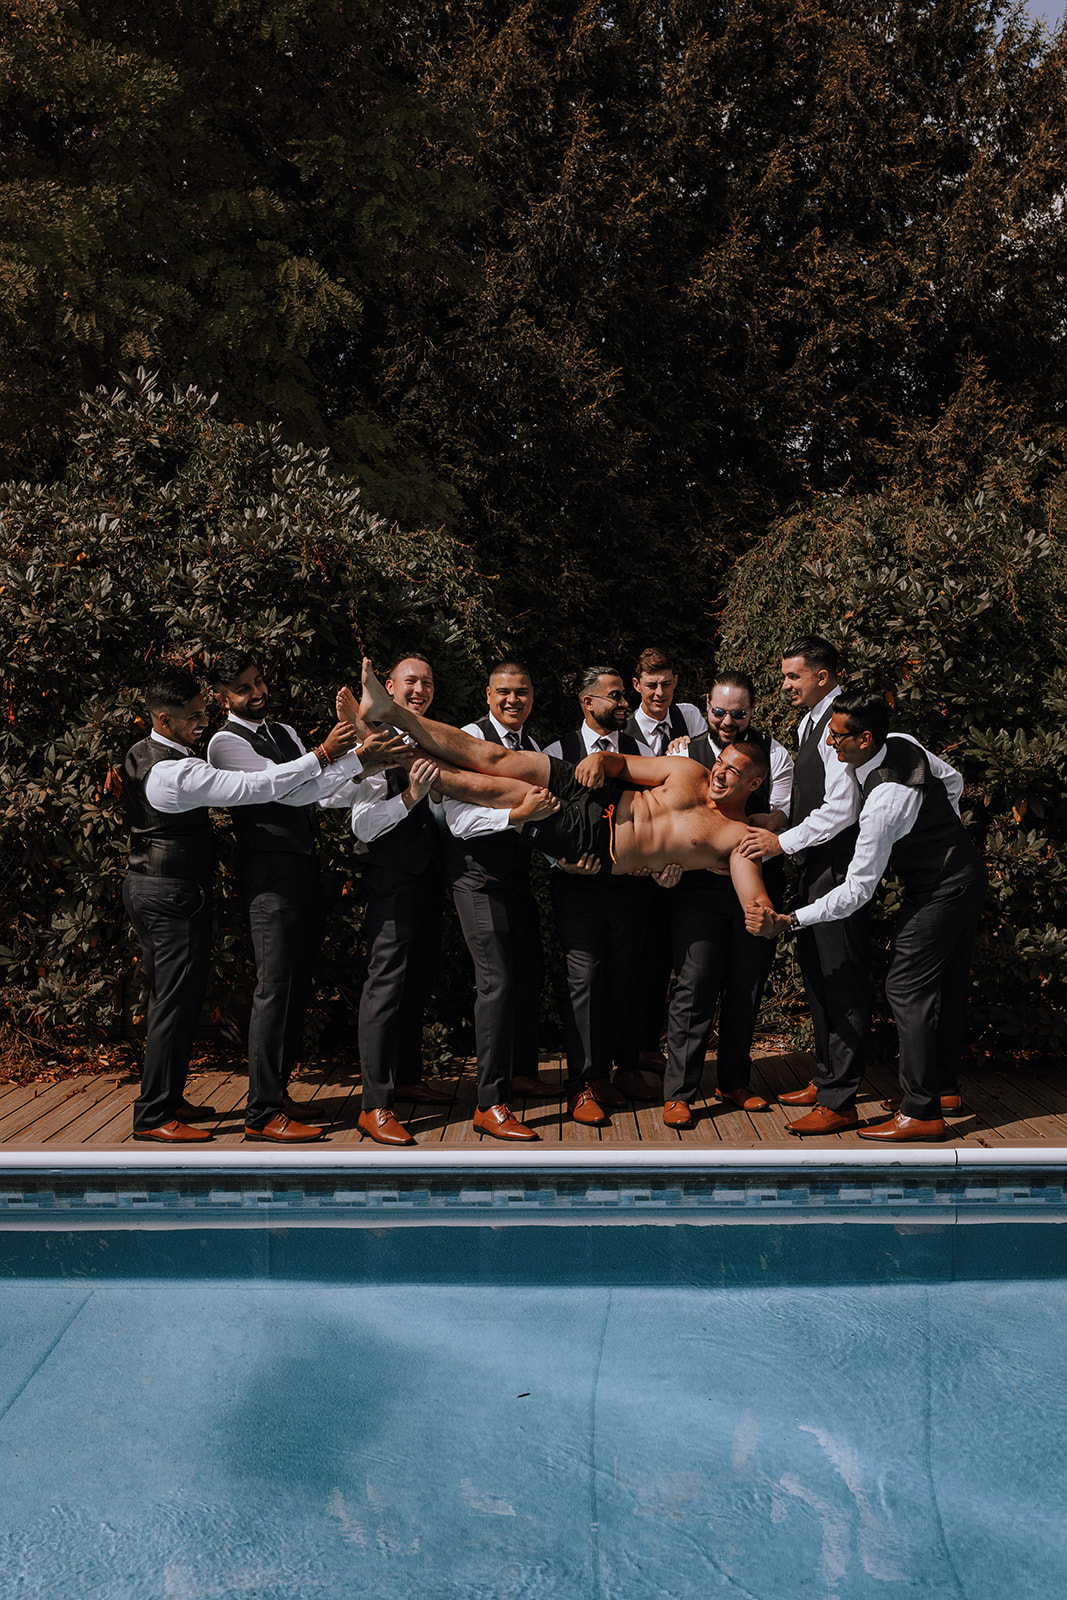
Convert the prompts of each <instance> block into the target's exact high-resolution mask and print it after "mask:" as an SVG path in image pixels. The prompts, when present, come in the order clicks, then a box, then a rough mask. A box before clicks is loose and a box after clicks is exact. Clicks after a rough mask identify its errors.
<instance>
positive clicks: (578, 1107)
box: [567, 1089, 626, 1128]
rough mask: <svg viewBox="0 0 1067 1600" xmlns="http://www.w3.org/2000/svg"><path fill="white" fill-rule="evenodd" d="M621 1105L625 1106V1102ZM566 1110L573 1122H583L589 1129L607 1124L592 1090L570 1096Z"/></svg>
mask: <svg viewBox="0 0 1067 1600" xmlns="http://www.w3.org/2000/svg"><path fill="white" fill-rule="evenodd" d="M622 1104H623V1105H625V1104H626V1102H625V1100H624V1101H623V1102H622ZM567 1109H568V1111H569V1112H570V1114H571V1116H572V1117H573V1118H574V1120H575V1122H584V1123H585V1125H586V1126H587V1127H589V1128H603V1127H604V1126H605V1125H606V1124H607V1122H608V1118H607V1117H606V1116H605V1115H604V1110H603V1107H602V1106H601V1105H600V1102H599V1101H598V1100H597V1097H596V1095H595V1094H594V1093H593V1091H592V1089H583V1090H582V1092H581V1093H580V1094H572V1095H571V1097H570V1099H569V1100H568V1101H567Z"/></svg>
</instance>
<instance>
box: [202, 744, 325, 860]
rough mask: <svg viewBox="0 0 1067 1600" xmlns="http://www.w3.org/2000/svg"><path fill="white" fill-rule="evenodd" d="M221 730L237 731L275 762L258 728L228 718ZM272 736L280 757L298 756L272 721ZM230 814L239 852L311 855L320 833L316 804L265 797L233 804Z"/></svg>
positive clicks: (261, 753)
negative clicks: (251, 802)
mask: <svg viewBox="0 0 1067 1600" xmlns="http://www.w3.org/2000/svg"><path fill="white" fill-rule="evenodd" d="M220 731H222V732H223V733H236V734H239V735H240V737H241V738H242V739H247V741H248V743H249V744H250V745H251V746H252V749H253V750H254V751H255V752H256V754H257V755H261V756H262V757H263V758H264V760H266V761H270V762H272V763H273V764H274V765H275V766H277V765H278V757H277V756H276V755H275V754H274V751H273V750H272V749H271V747H270V745H269V744H268V742H267V740H266V739H265V738H264V736H263V734H262V733H261V732H260V731H259V730H258V729H257V730H256V731H255V732H254V733H253V731H252V729H251V728H242V727H241V726H240V725H239V724H238V723H236V722H227V723H226V725H225V727H224V728H223V729H222V730H220ZM271 736H272V738H273V740H274V743H275V745H276V746H277V747H278V750H279V751H280V753H281V758H282V760H283V761H296V760H298V759H299V756H300V747H299V745H298V744H297V743H296V741H295V740H294V739H293V738H292V737H291V735H289V734H288V733H286V731H285V729H284V728H282V727H280V726H279V725H278V724H277V723H274V724H273V726H272V727H271ZM230 815H231V817H232V820H233V831H234V833H235V834H236V836H237V846H238V849H239V850H241V851H242V852H247V853H248V854H250V855H259V854H262V853H264V852H266V851H269V850H280V851H283V852H284V853H285V854H287V855H295V856H310V855H313V854H314V852H315V848H316V846H317V844H318V837H319V813H318V807H317V806H283V805H281V804H279V802H278V801H277V800H268V801H267V802H266V803H265V804H264V805H261V806H235V807H234V808H233V811H232V812H231V813H230Z"/></svg>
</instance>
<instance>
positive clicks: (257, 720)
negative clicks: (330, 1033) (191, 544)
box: [207, 649, 368, 1144]
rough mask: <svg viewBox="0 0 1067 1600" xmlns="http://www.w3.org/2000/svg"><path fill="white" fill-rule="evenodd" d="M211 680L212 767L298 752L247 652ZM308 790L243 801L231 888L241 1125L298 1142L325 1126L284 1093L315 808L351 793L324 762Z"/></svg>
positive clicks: (313, 857)
mask: <svg viewBox="0 0 1067 1600" xmlns="http://www.w3.org/2000/svg"><path fill="white" fill-rule="evenodd" d="M211 687H212V688H213V689H214V691H215V694H216V697H217V699H218V702H219V704H220V705H221V706H222V709H223V710H224V711H225V712H226V713H227V717H226V722H225V723H224V724H223V726H222V728H220V729H219V731H218V732H217V733H216V734H214V736H213V737H212V739H211V741H210V743H209V744H208V747H207V758H208V760H209V762H210V763H211V765H212V766H213V767H218V768H220V769H221V770H222V771H225V772H265V771H267V770H269V769H270V767H272V766H276V765H279V764H281V763H283V762H286V761H293V760H295V759H296V758H297V757H298V756H302V755H303V754H304V753H305V751H304V745H303V743H302V741H301V739H300V737H299V735H298V734H297V733H296V730H295V729H294V728H291V727H289V725H288V724H287V723H285V722H276V721H275V722H268V721H267V693H268V686H267V682H266V679H265V678H264V676H263V673H262V672H261V670H260V667H259V664H258V662H257V660H256V658H255V657H254V656H253V655H251V654H250V653H249V651H247V650H242V649H231V650H225V651H223V652H222V654H220V655H219V656H218V657H217V658H216V660H215V662H214V664H213V666H212V670H211ZM367 765H368V763H367V762H366V761H364V767H366V766H367ZM316 788H317V793H316V794H315V796H314V797H313V798H312V800H311V803H310V804H306V805H301V806H293V805H286V804H279V803H277V802H273V803H269V804H266V805H260V806H246V807H243V808H242V809H241V810H240V811H236V812H235V813H234V817H233V828H234V833H235V835H236V838H237V885H238V890H239V892H240V895H241V900H242V903H243V905H244V908H245V911H246V912H247V914H248V927H249V932H250V934H251V936H252V950H253V953H254V955H255V962H256V988H255V993H254V994H253V996H252V1015H251V1017H250V1019H249V1023H248V1107H247V1110H246V1112H245V1126H246V1129H247V1137H248V1138H255V1139H259V1140H262V1141H269V1142H272V1143H276V1144H293V1143H302V1142H303V1143H306V1142H308V1141H310V1140H312V1139H316V1138H318V1137H320V1136H321V1134H322V1133H323V1131H324V1130H323V1129H322V1128H317V1127H312V1126H309V1125H308V1124H307V1121H306V1118H307V1109H306V1107H303V1106H301V1105H300V1104H299V1102H298V1101H295V1100H291V1099H290V1097H289V1092H288V1085H289V1078H290V1075H291V1073H292V1070H293V1068H294V1066H295V1065H296V1062H297V1058H298V1056H299V1054H300V1043H301V1038H302V1035H303V1028H304V1017H305V1014H306V1012H307V1008H308V1002H309V1000H310V999H311V986H312V980H313V976H314V971H315V963H316V961H317V960H318V954H319V949H320V947H321V944H322V927H323V902H322V889H321V886H320V881H319V854H318V834H319V815H318V812H319V807H320V806H331V805H333V806H339V807H340V806H343V807H345V809H346V810H347V809H348V808H349V807H350V806H351V804H352V801H353V799H354V797H355V796H354V793H353V789H352V785H351V783H350V782H348V781H347V779H346V778H345V777H344V775H343V774H342V775H338V774H337V772H336V771H335V770H334V769H332V768H331V769H327V771H326V772H324V773H323V774H322V776H321V777H320V778H319V780H318V782H317V785H316Z"/></svg>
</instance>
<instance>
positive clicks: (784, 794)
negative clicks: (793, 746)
mask: <svg viewBox="0 0 1067 1600" xmlns="http://www.w3.org/2000/svg"><path fill="white" fill-rule="evenodd" d="M792 792H793V757H792V756H791V755H790V754H789V751H788V750H787V749H786V748H785V746H784V745H781V744H779V743H778V740H777V739H772V740H771V810H772V811H782V812H784V813H785V815H786V816H788V815H789V797H790V795H791V794H792Z"/></svg>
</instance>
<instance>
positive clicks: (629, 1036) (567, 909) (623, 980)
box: [545, 667, 663, 1127]
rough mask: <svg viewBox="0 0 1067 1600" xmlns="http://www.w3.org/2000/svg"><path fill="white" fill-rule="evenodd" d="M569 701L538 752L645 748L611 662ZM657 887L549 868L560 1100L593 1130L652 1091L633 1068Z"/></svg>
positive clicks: (637, 751)
mask: <svg viewBox="0 0 1067 1600" xmlns="http://www.w3.org/2000/svg"><path fill="white" fill-rule="evenodd" d="M578 700H579V704H580V705H581V708H582V718H583V720H582V725H581V727H579V728H576V729H574V730H572V731H571V732H570V733H567V734H564V736H563V738H562V739H559V740H557V741H556V743H555V744H550V745H549V746H548V748H547V750H546V752H545V753H546V755H549V756H557V757H560V758H562V760H564V761H571V762H573V763H575V765H577V763H578V762H580V761H584V760H585V757H586V756H587V755H590V754H592V753H593V752H594V751H596V750H612V751H615V752H617V753H618V754H620V755H633V756H635V755H647V754H648V750H647V749H646V748H645V747H644V746H643V745H642V744H639V743H638V741H637V740H636V739H635V738H634V737H633V735H632V734H628V733H626V731H625V728H626V722H627V719H628V717H629V707H628V705H627V699H626V688H625V685H624V683H623V680H622V678H621V676H620V675H619V673H618V672H616V671H615V669H614V668H613V667H589V668H587V670H586V671H585V672H584V673H583V674H582V677H581V680H580V683H579V689H578ZM662 892H663V891H662V890H659V889H657V888H655V887H654V886H653V885H652V884H650V883H649V882H648V880H647V879H646V878H637V877H614V876H611V875H609V874H606V873H590V872H588V871H585V870H583V869H582V868H581V867H580V866H572V867H568V866H567V865H564V864H560V863H557V865H556V867H555V868H554V869H553V871H552V904H553V909H554V911H555V916H556V931H557V933H558V935H559V942H560V944H561V946H562V947H563V956H564V961H565V964H566V971H567V992H566V996H565V1000H564V1009H563V1030H564V1043H565V1046H566V1051H567V1097H568V1102H569V1106H570V1112H571V1116H572V1117H573V1118H574V1120H575V1121H576V1122H583V1123H588V1124H590V1125H591V1126H594V1127H599V1126H601V1125H602V1124H604V1123H606V1122H607V1120H608V1118H607V1115H606V1113H605V1108H606V1107H607V1108H610V1107H620V1106H625V1105H626V1104H627V1102H628V1100H629V1099H634V1098H640V1099H642V1100H647V1099H652V1098H654V1096H653V1095H652V1093H651V1091H650V1090H649V1086H648V1084H647V1083H646V1081H645V1079H644V1078H643V1077H642V1076H641V1073H640V1071H639V1070H638V1068H639V1062H638V1038H637V1014H638V999H639V994H640V985H641V970H642V961H643V956H644V930H645V918H646V916H647V913H648V906H649V896H650V894H658V893H662ZM612 1063H614V1065H615V1067H616V1069H617V1071H616V1075H615V1082H614V1083H612V1082H611V1068H612Z"/></svg>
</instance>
